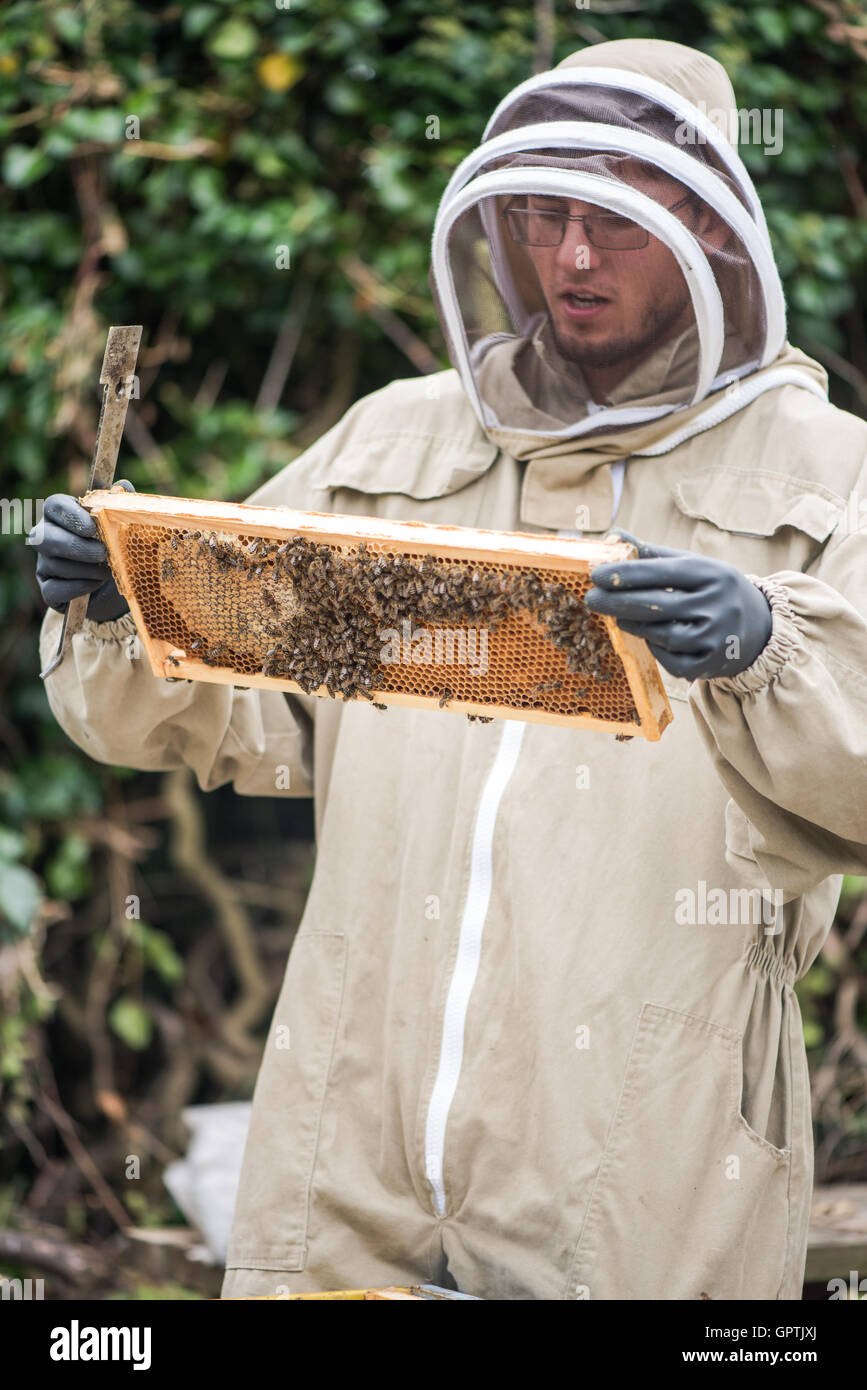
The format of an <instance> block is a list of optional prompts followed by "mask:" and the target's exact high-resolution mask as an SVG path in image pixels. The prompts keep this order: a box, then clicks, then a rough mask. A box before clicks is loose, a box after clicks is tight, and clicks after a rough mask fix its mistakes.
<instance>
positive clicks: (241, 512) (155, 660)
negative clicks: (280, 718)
mask: <svg viewBox="0 0 867 1390" xmlns="http://www.w3.org/2000/svg"><path fill="white" fill-rule="evenodd" d="M116 486H117V485H116ZM82 504H83V505H84V506H85V507H86V508H87V509H88V510H89V511H90V512H91V513H92V514H93V516H94V517H95V518H96V520H97V523H98V525H99V530H100V535H101V537H102V539H103V541H104V542H105V544H106V546H107V547H108V550H109V554H110V559H111V565H112V570H113V573H114V576H115V580H116V582H117V585H118V588H119V589H120V590H121V592H122V593H123V594H124V596H125V597H126V599H127V602H128V603H129V606H130V611H131V613H132V616H133V618H134V620H135V624H136V627H137V629H138V632H139V636H140V638H141V641H142V645H143V647H144V650H145V652H146V653H147V657H148V660H149V662H150V666H151V670H152V671H153V673H154V675H155V676H162V677H164V678H165V677H169V678H175V679H184V678H186V679H189V680H203V681H209V682H212V683H215V684H226V685H242V686H244V687H251V686H252V687H255V688H257V689H261V690H279V691H286V692H298V693H303V692H302V691H301V687H300V686H299V685H297V684H296V682H294V681H291V680H284V679H278V678H275V677H272V676H263V675H248V674H247V673H239V672H238V671H233V670H230V669H227V668H224V667H219V666H208V665H206V664H205V663H204V662H203V661H201V660H196V659H195V658H194V657H193V656H192V655H191V653H188V652H185V651H182V650H180V649H179V648H176V647H173V646H172V645H171V644H170V643H168V642H166V641H164V640H162V639H157V638H154V637H153V636H151V634H150V633H149V631H148V627H147V623H146V621H145V618H144V615H143V613H142V611H141V608H140V606H139V603H138V602H137V600H136V597H135V591H134V585H133V582H132V576H131V575H130V574H129V573H128V572H127V566H126V561H125V556H124V547H123V544H122V542H123V538H124V530H125V528H127V527H129V526H130V525H142V526H149V525H151V526H160V527H170V528H175V529H177V530H179V531H181V530H185V529H189V528H198V529H201V530H205V529H207V530H214V531H221V532H224V533H229V534H231V533H233V532H234V533H235V534H238V535H250V534H254V535H256V536H262V537H264V538H267V539H269V540H276V541H281V542H282V541H285V540H289V539H291V538H292V537H293V536H298V535H303V536H305V537H306V538H307V539H309V540H314V541H317V542H320V543H325V544H329V543H330V544H334V545H340V546H344V547H345V546H347V545H357V544H358V542H360V541H366V542H371V541H372V542H381V543H387V544H388V546H389V547H390V549H391V551H392V552H397V551H401V552H404V553H413V554H418V553H419V552H420V551H422V552H425V553H430V554H431V555H432V556H434V557H436V558H439V559H456V560H462V561H465V562H471V561H472V562H480V563H484V564H491V563H494V564H496V563H500V564H504V563H508V564H512V565H515V564H522V563H524V564H527V566H528V567H529V568H531V569H534V570H540V571H541V570H547V571H549V572H556V571H560V572H563V571H569V572H576V571H577V572H582V573H585V574H586V573H587V572H588V571H589V570H590V569H592V568H593V567H594V566H595V565H598V564H603V563H606V562H608V561H612V560H615V561H616V560H619V559H629V558H632V557H633V556H634V553H635V551H634V547H633V546H631V545H628V544H626V543H624V542H612V543H609V544H607V545H606V544H603V543H601V542H597V541H585V540H576V539H569V538H566V537H561V536H547V535H532V534H528V533H524V532H517V531H515V532H512V531H490V530H481V529H478V528H475V527H467V526H439V525H430V524H428V523H425V522H415V521H390V520H387V519H383V518H380V517H363V516H344V515H338V514H334V513H330V512H301V511H292V510H289V509H287V508H282V507H258V506H249V505H244V504H240V503H229V502H210V501H195V500H190V499H187V498H181V497H164V496H156V495H151V494H147V493H130V492H126V491H125V490H124V489H122V488H120V487H117V490H114V489H112V490H110V491H95V492H91V493H88V494H87V495H86V496H85V497H84V498H82ZM602 621H603V622H604V624H605V628H606V630H607V633H608V637H609V640H610V642H611V645H612V647H613V648H614V651H615V653H616V654H617V656H618V657H619V658H620V661H621V662H622V664H623V669H624V672H625V675H626V679H627V682H628V684H629V688H630V691H631V694H632V699H633V703H634V706H635V709H636V712H637V714H638V717H639V719H640V725H638V724H635V723H632V722H630V723H625V722H620V721H617V720H614V719H601V718H598V717H596V716H595V715H591V714H587V713H583V714H575V715H564V714H560V713H557V712H554V711H552V712H548V711H546V710H544V709H524V708H519V707H517V706H514V707H511V706H506V705H492V704H483V703H476V702H473V701H467V700H458V699H452V700H449V703H448V705H447V707H446V709H447V711H451V712H459V713H461V714H473V715H478V716H482V717H492V718H499V719H521V720H526V721H530V722H533V723H544V724H556V725H561V726H563V727H567V728H585V729H597V730H602V731H604V732H606V733H613V734H619V735H623V736H627V737H632V736H638V737H643V738H646V739H648V740H650V741H652V742H655V741H656V740H658V739H659V738H660V737H661V735H662V733H663V730H664V729H665V728H666V727H667V725H668V724H669V723H671V720H672V717H673V716H672V712H671V707H670V705H669V703H668V697H667V695H666V693H665V689H664V687H663V685H662V681H661V679H660V675H659V670H658V668H657V665H656V662H655V660H654V658H653V656H652V655H651V653H650V650H649V648H648V646H647V644H646V642H644V641H642V640H641V639H639V638H637V637H633V636H632V635H631V634H628V633H625V632H622V631H621V630H620V628H619V627H618V626H617V623H616V622H615V621H614V619H613V618H607V617H606V618H603V620H602ZM315 693H316V694H317V695H319V694H321V695H322V696H323V697H326V698H327V692H326V690H325V687H324V686H322V687H320V689H319V690H318V691H316V692H315ZM373 695H374V698H375V699H376V700H377V701H378V702H380V703H381V704H386V705H407V706H412V707H416V708H425V709H438V708H440V706H439V702H438V701H437V700H436V699H435V698H428V697H427V696H422V695H414V694H404V693H401V692H397V691H375V692H373Z"/></svg>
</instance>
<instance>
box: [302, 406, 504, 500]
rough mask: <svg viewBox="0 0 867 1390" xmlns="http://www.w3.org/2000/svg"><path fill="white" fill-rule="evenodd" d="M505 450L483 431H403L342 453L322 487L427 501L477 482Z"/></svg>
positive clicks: (324, 473) (322, 475) (325, 471)
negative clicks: (402, 495)
mask: <svg viewBox="0 0 867 1390" xmlns="http://www.w3.org/2000/svg"><path fill="white" fill-rule="evenodd" d="M498 453H499V449H498V448H497V445H496V444H492V443H491V441H490V440H489V439H486V438H485V437H484V436H481V437H480V435H479V430H478V426H477V425H475V422H474V428H473V429H472V431H471V430H464V431H456V432H455V433H445V432H443V433H440V432H437V433H435V434H433V433H428V432H427V431H423V430H414V429H397V430H392V431H388V432H383V433H380V432H377V433H376V434H375V435H373V436H372V437H371V438H367V439H363V440H359V441H358V442H357V443H353V444H350V445H349V447H348V448H346V449H342V450H341V451H340V453H339V454H338V455H337V457H336V458H334V459H331V460H330V462H329V463H328V464H326V465H324V466H323V467H322V469H321V470H320V471H319V474H318V476H317V479H316V483H317V487H322V488H341V487H347V488H353V489H354V490H355V491H356V492H369V493H383V492H401V493H405V494H406V496H407V497H414V498H416V499H418V500H419V501H426V500H427V499H429V498H431V497H445V496H446V495H447V494H448V493H450V492H457V491H458V490H459V489H460V488H462V487H466V486H467V484H468V483H472V482H475V480H476V479H477V478H479V477H480V476H481V475H482V474H483V473H485V472H486V471H487V470H488V469H489V468H490V466H491V464H492V463H493V461H494V459H495V458H496V457H497V454H498Z"/></svg>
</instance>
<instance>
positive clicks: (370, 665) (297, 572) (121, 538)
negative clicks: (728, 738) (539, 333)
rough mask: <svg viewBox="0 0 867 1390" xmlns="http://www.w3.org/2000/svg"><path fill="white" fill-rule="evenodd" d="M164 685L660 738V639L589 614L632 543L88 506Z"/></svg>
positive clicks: (107, 495)
mask: <svg viewBox="0 0 867 1390" xmlns="http://www.w3.org/2000/svg"><path fill="white" fill-rule="evenodd" d="M82 502H83V504H84V506H85V507H87V509H88V510H89V511H90V512H91V513H92V514H93V515H94V517H95V518H96V520H97V522H98V526H99V531H100V535H101V537H102V539H103V540H104V542H105V544H106V546H107V547H108V551H109V558H110V563H111V568H112V571H113V573H114V577H115V580H116V582H117V585H118V588H119V589H120V590H121V592H122V593H123V594H124V595H125V597H126V599H127V601H128V603H129V606H130V611H131V613H132V615H133V618H134V619H135V623H136V626H137V628H138V632H139V635H140V637H141V641H142V644H143V646H144V649H145V651H146V653H147V656H148V660H149V661H150V665H151V669H152V670H153V672H154V675H156V676H162V677H169V678H173V679H184V678H186V679H188V680H203V681H212V682H219V683H226V684H232V685H237V686H241V687H245V688H247V687H251V686H254V687H257V688H259V689H263V690H281V691H289V692H298V691H303V692H304V693H307V694H316V695H321V696H326V697H327V696H332V697H334V698H352V699H366V700H370V699H372V700H373V701H375V702H376V704H377V705H379V706H388V705H408V706H415V707H419V708H426V709H440V708H443V707H445V708H447V709H448V710H452V711H458V712H460V713H463V714H467V715H471V716H473V717H476V718H487V719H490V718H499V719H524V720H533V721H538V722H541V723H546V724H558V725H563V726H565V727H568V728H576V729H578V728H584V729H601V730H606V731H608V732H609V733H612V734H615V735H619V736H620V737H632V736H636V735H637V736H640V737H643V738H646V739H650V740H656V739H658V738H660V736H661V734H662V732H663V730H664V729H665V728H666V726H667V725H668V724H669V723H670V722H671V719H672V714H671V708H670V706H669V703H668V699H667V696H666V693H665V690H664V688H663V686H662V682H661V680H660V676H659V671H658V668H657V665H656V662H655V661H654V659H653V657H652V655H651V653H650V651H649V649H648V647H647V644H646V643H645V642H643V641H641V640H640V639H638V638H636V637H633V636H631V635H629V634H627V633H625V632H622V631H621V630H620V629H619V627H618V626H617V624H616V623H615V622H614V620H613V619H611V618H603V617H599V616H598V615H596V614H591V613H589V612H588V611H587V609H586V608H585V607H584V604H583V596H584V594H585V593H586V591H587V589H588V588H589V587H590V578H589V575H590V571H591V570H592V569H593V568H594V566H596V565H598V564H602V563H604V562H606V561H609V560H620V559H623V560H628V559H630V558H632V557H633V556H634V554H635V551H634V548H633V547H632V546H630V545H627V544H625V543H623V542H616V543H609V544H607V545H603V544H601V543H599V542H596V541H583V540H574V539H567V538H565V537H556V536H546V535H530V534H524V533H521V532H508V531H485V530H478V529H475V528H472V527H465V526H432V525H429V524H426V523H423V522H405V521H389V520H384V519H382V518H376V517H360V516H339V515H335V514H332V513H326V512H300V511H290V510H288V509H285V508H282V507H256V506H244V505H239V504H232V503H226V502H202V501H193V500H188V499H186V498H177V497H162V496H152V495H149V494H143V493H129V492H126V491H124V490H122V489H118V490H117V491H115V490H111V491H97V492H91V493H88V494H87V496H86V497H84V498H83V499H82Z"/></svg>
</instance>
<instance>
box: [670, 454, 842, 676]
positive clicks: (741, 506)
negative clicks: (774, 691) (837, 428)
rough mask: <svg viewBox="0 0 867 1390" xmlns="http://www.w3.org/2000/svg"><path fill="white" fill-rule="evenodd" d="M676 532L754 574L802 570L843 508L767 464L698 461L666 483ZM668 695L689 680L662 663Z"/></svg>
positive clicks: (692, 546) (684, 544)
mask: <svg viewBox="0 0 867 1390" xmlns="http://www.w3.org/2000/svg"><path fill="white" fill-rule="evenodd" d="M672 497H673V500H674V504H675V507H676V509H677V512H678V513H679V514H680V515H679V517H678V518H677V520H678V521H679V525H678V526H677V535H678V539H673V538H672V539H669V540H667V541H666V544H668V545H672V546H675V547H677V548H678V549H684V550H695V551H697V552H698V553H699V554H700V555H708V556H710V557H711V558H712V559H714V560H725V561H727V562H728V564H730V565H736V566H737V568H738V569H739V570H742V571H743V572H744V574H756V575H759V576H764V575H769V574H776V573H777V572H778V571H780V570H799V571H803V570H806V569H808V568H809V567H810V565H811V564H812V563H813V561H814V560H815V559H816V558H817V556H818V555H819V552H820V551H821V549H822V547H823V546H824V544H825V542H826V541H827V540H828V537H829V536H830V535H831V533H832V532H833V530H834V529H835V527H836V526H837V525H839V523H840V520H841V518H842V516H843V512H844V509H845V505H846V504H845V501H844V499H843V498H842V497H841V496H840V495H839V494H837V493H834V492H832V491H831V490H830V489H829V488H824V487H822V486H821V484H818V483H814V482H812V481H810V480H807V479H803V478H796V477H791V476H789V475H788V474H785V473H778V472H774V471H771V470H769V469H768V470H757V469H748V468H732V467H727V466H721V467H712V468H701V469H698V470H697V471H696V472H695V473H689V474H687V475H686V476H685V477H683V478H680V479H679V480H678V482H676V483H675V485H674V487H673V489H672ZM662 678H663V683H664V685H665V688H666V691H667V692H668V695H669V697H670V698H671V699H675V700H686V699H687V697H688V694H689V688H690V682H689V681H686V680H681V679H679V678H678V677H675V676H671V675H669V673H668V672H666V671H664V670H662Z"/></svg>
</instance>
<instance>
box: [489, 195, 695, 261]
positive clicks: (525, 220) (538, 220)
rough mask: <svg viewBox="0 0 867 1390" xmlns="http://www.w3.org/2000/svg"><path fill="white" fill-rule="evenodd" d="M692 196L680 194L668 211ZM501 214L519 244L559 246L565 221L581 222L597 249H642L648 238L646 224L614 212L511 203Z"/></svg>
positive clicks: (688, 200)
mask: <svg viewBox="0 0 867 1390" xmlns="http://www.w3.org/2000/svg"><path fill="white" fill-rule="evenodd" d="M691 197H692V195H687V197H685V198H681V200H680V202H679V203H674V204H673V205H672V206H671V207H669V208H668V209H667V211H668V212H676V211H677V209H678V208H682V207H683V206H684V204H686V203H688V202H690V201H691ZM503 218H504V219H505V222H506V226H507V227H508V229H509V234H510V236H511V237H512V240H513V241H516V242H517V243H518V245H519V246H559V245H560V244H561V242H562V241H563V237H564V235H565V233H566V223H567V222H583V223H584V231H585V233H586V235H587V240H588V241H589V242H590V245H591V246H595V247H596V248H597V250H599V251H641V250H642V249H643V248H644V247H645V246H646V245H647V243H648V240H649V234H648V232H647V230H646V228H644V227H642V226H641V225H640V223H638V222H633V221H632V219H631V218H630V217H621V216H620V215H619V213H616V212H579V213H567V212H556V211H554V210H553V209H549V208H519V207H513V206H512V205H511V203H510V204H509V206H508V207H507V208H506V209H505V210H504V212H503Z"/></svg>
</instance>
